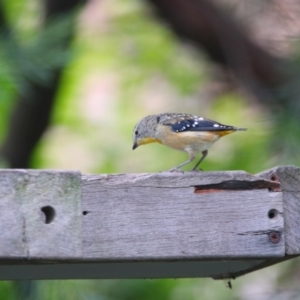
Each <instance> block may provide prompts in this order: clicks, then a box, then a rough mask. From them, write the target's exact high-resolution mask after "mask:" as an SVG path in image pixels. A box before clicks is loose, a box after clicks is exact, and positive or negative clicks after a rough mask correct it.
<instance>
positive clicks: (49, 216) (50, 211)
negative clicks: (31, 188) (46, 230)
mask: <svg viewBox="0 0 300 300" xmlns="http://www.w3.org/2000/svg"><path fill="white" fill-rule="evenodd" d="M41 211H42V213H43V214H44V216H45V218H44V222H45V224H50V223H51V222H52V221H53V220H54V217H55V210H54V208H53V207H52V206H49V205H47V206H43V207H42V208H41Z"/></svg>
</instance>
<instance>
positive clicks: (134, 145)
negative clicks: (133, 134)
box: [132, 142, 138, 150]
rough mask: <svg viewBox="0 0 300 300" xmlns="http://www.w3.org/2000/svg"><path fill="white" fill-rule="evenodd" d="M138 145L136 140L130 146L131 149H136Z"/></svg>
mask: <svg viewBox="0 0 300 300" xmlns="http://www.w3.org/2000/svg"><path fill="white" fill-rule="evenodd" d="M137 147H138V144H137V142H134V144H133V146H132V150H134V149H136V148H137Z"/></svg>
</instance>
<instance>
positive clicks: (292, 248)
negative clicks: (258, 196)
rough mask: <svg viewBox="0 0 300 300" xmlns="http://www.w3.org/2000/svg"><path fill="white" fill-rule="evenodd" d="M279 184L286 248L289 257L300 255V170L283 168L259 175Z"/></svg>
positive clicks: (292, 167)
mask: <svg viewBox="0 0 300 300" xmlns="http://www.w3.org/2000/svg"><path fill="white" fill-rule="evenodd" d="M258 175H259V176H260V177H262V178H264V179H267V180H272V181H274V182H279V183H280V185H281V190H282V193H283V208H284V210H283V218H284V235H285V248H286V250H285V251H286V254H288V255H299V254H300V230H299V229H300V169H299V168H297V167H295V166H282V167H276V168H274V169H271V170H268V171H265V172H263V173H260V174H258Z"/></svg>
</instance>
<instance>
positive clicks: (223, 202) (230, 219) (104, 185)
mask: <svg viewBox="0 0 300 300" xmlns="http://www.w3.org/2000/svg"><path fill="white" fill-rule="evenodd" d="M222 182H223V183H224V182H231V186H234V182H237V184H239V185H240V182H244V183H247V182H248V183H252V184H253V183H255V182H258V187H257V189H254V188H253V186H252V187H251V189H249V190H247V189H246V190H234V188H233V189H232V190H222V189H218V190H216V189H208V190H202V191H201V193H198V191H199V190H197V193H195V186H197V188H199V186H202V185H205V186H207V185H210V184H212V183H214V184H220V183H222ZM267 183H268V182H267ZM270 185H272V183H270ZM245 186H247V185H245ZM82 191H83V210H84V211H86V212H88V214H87V215H85V217H84V219H83V246H84V257H86V258H91V259H92V258H97V259H102V260H133V259H134V260H136V259H139V260H149V259H163V260H166V259H167V260H173V259H205V258H216V257H217V258H226V257H231V258H238V257H281V256H283V255H284V252H285V249H284V240H283V238H281V240H280V241H279V243H277V244H273V243H271V242H270V240H269V236H268V234H269V233H270V232H273V231H275V232H278V233H279V234H282V232H283V218H282V213H283V207H282V193H280V192H269V190H268V189H267V188H264V189H262V188H261V181H260V180H259V178H258V177H255V176H252V175H250V174H248V173H245V172H243V171H232V172H188V173H184V174H181V173H169V172H166V173H159V174H127V175H99V176H94V175H93V176H83V187H82ZM271 209H274V210H276V211H277V212H278V215H277V216H276V218H274V219H270V218H269V217H268V212H269V211H270V210H271Z"/></svg>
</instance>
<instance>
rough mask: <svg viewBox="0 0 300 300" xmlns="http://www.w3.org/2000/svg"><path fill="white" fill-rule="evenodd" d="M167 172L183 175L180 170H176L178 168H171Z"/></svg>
mask: <svg viewBox="0 0 300 300" xmlns="http://www.w3.org/2000/svg"><path fill="white" fill-rule="evenodd" d="M169 172H172V173H182V174H183V173H184V171H182V170H181V169H178V168H173V169H171V170H169Z"/></svg>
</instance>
